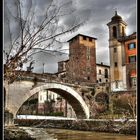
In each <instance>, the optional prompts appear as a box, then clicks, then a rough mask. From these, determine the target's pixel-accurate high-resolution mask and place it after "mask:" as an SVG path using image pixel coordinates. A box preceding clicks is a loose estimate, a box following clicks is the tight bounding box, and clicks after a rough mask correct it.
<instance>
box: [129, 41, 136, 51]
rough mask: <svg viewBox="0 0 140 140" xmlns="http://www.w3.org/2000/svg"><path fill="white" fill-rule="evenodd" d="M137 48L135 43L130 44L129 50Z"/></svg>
mask: <svg viewBox="0 0 140 140" xmlns="http://www.w3.org/2000/svg"><path fill="white" fill-rule="evenodd" d="M134 48H135V43H134V42H133V43H130V44H128V50H131V49H134Z"/></svg>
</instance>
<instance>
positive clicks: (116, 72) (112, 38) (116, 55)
mask: <svg viewBox="0 0 140 140" xmlns="http://www.w3.org/2000/svg"><path fill="white" fill-rule="evenodd" d="M107 26H108V28H109V51H110V78H111V80H110V82H111V90H112V91H118V90H119V91H121V90H126V80H125V79H124V75H126V73H124V68H123V63H124V49H123V45H122V43H121V42H119V41H118V39H119V38H121V37H124V36H125V35H126V33H125V29H126V26H127V24H126V23H125V22H124V21H123V20H122V17H121V16H119V15H118V14H117V11H116V12H115V15H114V16H113V17H112V18H111V22H109V23H108V24H107Z"/></svg>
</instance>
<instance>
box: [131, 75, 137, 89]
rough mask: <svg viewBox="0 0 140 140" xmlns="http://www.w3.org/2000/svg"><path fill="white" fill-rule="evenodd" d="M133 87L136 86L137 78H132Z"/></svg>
mask: <svg viewBox="0 0 140 140" xmlns="http://www.w3.org/2000/svg"><path fill="white" fill-rule="evenodd" d="M131 83H132V87H134V86H136V77H133V78H131Z"/></svg>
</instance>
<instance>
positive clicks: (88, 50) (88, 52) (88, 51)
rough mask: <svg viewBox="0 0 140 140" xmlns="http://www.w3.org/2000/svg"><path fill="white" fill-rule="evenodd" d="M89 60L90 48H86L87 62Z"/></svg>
mask: <svg viewBox="0 0 140 140" xmlns="http://www.w3.org/2000/svg"><path fill="white" fill-rule="evenodd" d="M89 59H90V48H89V47H87V60H89Z"/></svg>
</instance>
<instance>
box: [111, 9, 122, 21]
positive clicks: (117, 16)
mask: <svg viewBox="0 0 140 140" xmlns="http://www.w3.org/2000/svg"><path fill="white" fill-rule="evenodd" d="M111 20H112V21H122V17H121V16H119V15H118V14H117V11H115V15H114V16H113V17H112V18H111Z"/></svg>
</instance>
